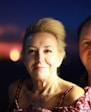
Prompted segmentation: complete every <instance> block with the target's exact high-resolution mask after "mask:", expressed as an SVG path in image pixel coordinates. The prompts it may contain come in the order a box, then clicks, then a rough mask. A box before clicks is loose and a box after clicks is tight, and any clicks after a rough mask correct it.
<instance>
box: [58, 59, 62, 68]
mask: <svg viewBox="0 0 91 112" xmlns="http://www.w3.org/2000/svg"><path fill="white" fill-rule="evenodd" d="M62 62H63V58H62V57H61V58H60V59H59V61H58V63H57V67H59V66H60V65H61V64H62Z"/></svg>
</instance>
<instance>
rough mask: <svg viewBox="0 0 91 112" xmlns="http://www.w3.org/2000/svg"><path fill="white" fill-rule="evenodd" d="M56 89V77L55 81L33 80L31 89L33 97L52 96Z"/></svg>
mask: <svg viewBox="0 0 91 112" xmlns="http://www.w3.org/2000/svg"><path fill="white" fill-rule="evenodd" d="M57 88H58V78H57V77H56V78H55V80H54V79H52V80H49V79H48V80H41V81H40V80H39V81H34V80H33V88H32V92H33V93H34V94H35V95H39V94H41V95H43V96H46V95H47V94H53V93H54V92H56V90H57Z"/></svg>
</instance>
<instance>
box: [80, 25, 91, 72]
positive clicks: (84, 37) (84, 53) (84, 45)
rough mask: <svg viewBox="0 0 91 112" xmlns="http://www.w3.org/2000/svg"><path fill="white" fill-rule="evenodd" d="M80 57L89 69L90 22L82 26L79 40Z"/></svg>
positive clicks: (90, 67) (90, 60) (90, 54)
mask: <svg viewBox="0 0 91 112" xmlns="http://www.w3.org/2000/svg"><path fill="white" fill-rule="evenodd" d="M79 54H80V59H81V61H82V63H83V65H84V66H85V68H86V69H87V71H89V70H90V71H91V23H90V24H89V25H87V26H84V27H83V29H82V31H81V35H80V41H79Z"/></svg>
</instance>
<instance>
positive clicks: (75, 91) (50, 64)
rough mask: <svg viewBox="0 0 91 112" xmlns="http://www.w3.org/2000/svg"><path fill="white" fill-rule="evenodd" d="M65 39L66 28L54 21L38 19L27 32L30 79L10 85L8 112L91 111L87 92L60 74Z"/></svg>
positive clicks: (26, 58) (24, 50)
mask: <svg viewBox="0 0 91 112" xmlns="http://www.w3.org/2000/svg"><path fill="white" fill-rule="evenodd" d="M65 35H66V34H65V29H64V25H63V24H62V23H61V22H60V21H59V20H56V19H53V18H42V19H39V20H38V21H36V22H34V23H33V24H31V25H30V26H29V27H28V28H27V29H26V32H25V36H24V39H23V47H22V59H23V62H24V64H25V67H26V69H27V71H28V73H29V76H30V78H29V79H25V80H18V81H15V82H14V83H13V84H11V85H10V87H9V98H10V100H9V102H10V105H9V112H19V111H20V112H80V111H81V110H82V112H83V111H84V112H85V111H86V110H88V109H91V107H90V106H91V105H89V103H88V102H87V101H86V102H85V100H86V99H87V98H88V96H87V94H85V91H84V90H83V89H82V88H81V87H79V86H77V85H76V84H74V83H72V82H69V81H66V80H64V79H62V78H61V77H59V75H58V73H57V69H58V68H59V67H60V65H61V64H62V62H63V59H64V57H65V47H66V44H65ZM87 93H89V91H87ZM89 100H91V98H89ZM86 112H87V111H86Z"/></svg>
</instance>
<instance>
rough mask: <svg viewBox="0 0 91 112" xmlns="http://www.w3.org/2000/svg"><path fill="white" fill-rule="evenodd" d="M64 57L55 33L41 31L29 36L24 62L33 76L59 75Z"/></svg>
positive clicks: (44, 77) (41, 77) (39, 77)
mask: <svg viewBox="0 0 91 112" xmlns="http://www.w3.org/2000/svg"><path fill="white" fill-rule="evenodd" d="M62 59H63V57H61V59H60V57H59V52H58V48H57V40H56V38H55V36H54V35H52V34H50V33H45V32H41V33H36V34H34V35H33V36H30V37H28V39H27V42H26V51H25V56H24V63H25V66H26V68H27V70H28V72H29V73H30V75H31V77H32V78H35V79H37V80H38V79H41V80H43V79H48V78H50V77H53V76H55V75H57V67H59V65H60V64H61V62H62Z"/></svg>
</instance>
